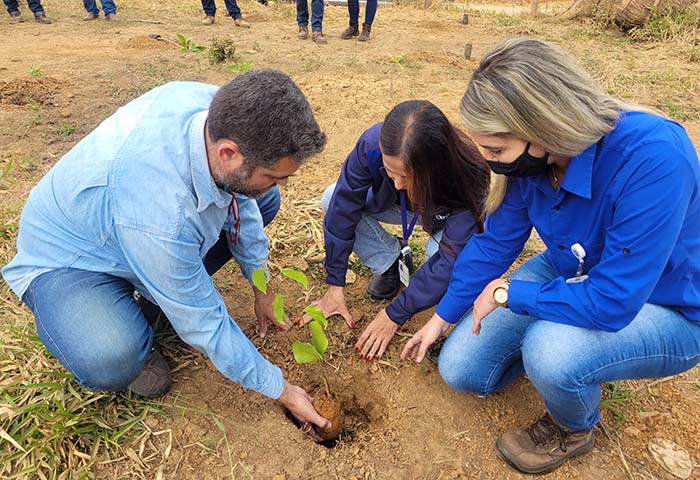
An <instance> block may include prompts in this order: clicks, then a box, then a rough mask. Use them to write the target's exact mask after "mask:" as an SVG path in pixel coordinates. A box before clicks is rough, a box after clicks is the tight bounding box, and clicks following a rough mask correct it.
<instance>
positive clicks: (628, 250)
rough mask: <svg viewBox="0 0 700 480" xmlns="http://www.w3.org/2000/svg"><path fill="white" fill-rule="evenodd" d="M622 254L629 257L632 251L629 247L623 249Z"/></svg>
mask: <svg viewBox="0 0 700 480" xmlns="http://www.w3.org/2000/svg"><path fill="white" fill-rule="evenodd" d="M622 253H624V254H625V255H629V253H630V249H629V248H627V247H625V248H623V249H622Z"/></svg>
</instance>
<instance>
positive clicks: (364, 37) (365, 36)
mask: <svg viewBox="0 0 700 480" xmlns="http://www.w3.org/2000/svg"><path fill="white" fill-rule="evenodd" d="M370 30H372V25H367V24H366V23H363V24H362V33H361V34H360V36H359V37H357V41H358V42H368V41H369V32H370Z"/></svg>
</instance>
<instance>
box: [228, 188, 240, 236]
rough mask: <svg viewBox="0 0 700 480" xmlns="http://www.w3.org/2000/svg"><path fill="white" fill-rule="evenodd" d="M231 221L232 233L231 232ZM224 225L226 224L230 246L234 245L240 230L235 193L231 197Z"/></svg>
mask: <svg viewBox="0 0 700 480" xmlns="http://www.w3.org/2000/svg"><path fill="white" fill-rule="evenodd" d="M231 220H233V231H231ZM226 223H227V224H228V240H229V242H231V245H236V244H237V243H238V234H239V232H240V230H241V217H240V215H239V211H238V199H237V198H236V194H235V193H233V194H232V196H231V203H230V204H229V206H228V216H227V218H226Z"/></svg>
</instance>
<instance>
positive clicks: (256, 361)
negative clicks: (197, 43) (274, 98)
mask: <svg viewBox="0 0 700 480" xmlns="http://www.w3.org/2000/svg"><path fill="white" fill-rule="evenodd" d="M216 91H217V87H215V86H212V85H206V84H202V83H193V82H173V83H168V84H166V85H163V86H161V87H158V88H155V89H153V90H151V91H150V92H148V93H146V94H145V95H143V96H141V97H139V98H137V99H136V100H133V101H132V102H130V103H129V104H127V105H126V106H124V107H122V108H120V109H119V110H117V112H116V113H115V114H114V115H112V116H111V117H109V118H108V119H106V120H105V121H104V122H102V123H101V124H100V125H99V126H98V127H97V128H96V129H95V130H94V131H93V132H91V133H90V134H89V135H88V136H87V137H85V138H84V139H83V140H82V141H80V143H78V144H77V145H76V146H75V147H74V148H73V149H72V150H71V151H70V152H68V153H67V154H66V155H64V156H63V158H61V159H60V160H59V162H58V163H57V164H56V165H55V166H54V167H53V168H52V169H51V170H50V171H49V173H48V174H47V175H46V176H45V177H44V178H43V179H42V180H41V181H40V182H39V184H38V185H37V186H36V187H35V188H34V189H33V190H32V192H31V193H30V195H29V199H28V201H27V204H26V206H25V207H24V210H23V212H22V217H21V220H20V229H19V238H18V240H17V255H16V256H15V257H14V259H13V260H12V261H11V262H10V263H9V264H8V265H7V266H6V267H5V268H4V269H3V270H2V275H3V277H4V278H5V280H6V281H7V283H8V284H9V285H10V287H11V288H12V289H13V290H14V292H15V293H16V294H17V295H18V296H19V297H20V298H22V296H23V295H24V293H25V291H26V290H27V288H28V286H29V284H30V283H31V282H32V280H33V279H34V278H36V277H37V276H39V275H41V274H42V273H44V272H47V271H51V270H54V269H57V268H75V269H82V270H88V271H95V272H104V273H108V274H111V275H114V276H117V277H121V278H124V279H126V280H128V281H129V282H131V283H133V285H134V287H135V288H136V289H137V290H138V291H139V292H141V293H142V294H143V295H144V296H146V297H147V298H149V299H150V300H152V301H154V302H156V303H157V304H158V305H159V306H160V307H161V308H162V310H163V312H164V313H165V315H166V316H167V317H168V318H169V319H170V321H171V323H172V325H173V327H174V328H175V330H176V331H177V333H178V335H179V336H180V337H181V338H182V339H183V340H184V341H185V342H187V343H188V344H190V345H192V346H193V347H195V348H196V349H198V350H200V351H201V352H204V353H205V354H207V355H208V356H209V358H210V359H211V360H212V362H213V363H214V365H216V367H217V368H218V369H219V370H220V371H221V372H222V373H223V374H224V375H226V376H227V377H228V378H230V379H231V380H233V381H234V382H236V383H239V384H241V385H242V386H244V387H246V388H250V389H252V390H255V391H257V392H260V393H262V394H264V395H266V396H268V397H270V398H278V397H279V396H280V395H281V394H282V390H283V387H284V382H283V378H282V373H281V372H280V370H279V368H277V367H276V366H274V365H272V364H271V363H270V362H268V361H267V360H266V359H265V358H263V357H262V355H260V353H259V352H258V351H257V349H256V348H255V346H254V345H253V344H252V343H251V342H250V340H249V339H248V338H247V337H246V336H245V335H244V334H243V332H242V331H241V329H240V328H239V327H238V325H237V324H236V322H234V321H233V319H232V318H231V317H230V316H229V314H228V313H227V311H226V306H225V305H224V301H223V299H222V297H221V294H220V293H219V292H218V291H217V290H216V288H215V287H214V283H213V281H212V279H211V277H210V276H209V275H208V274H207V272H206V270H205V268H204V263H203V261H202V260H203V258H204V256H205V255H206V253H207V252H208V251H209V249H210V248H211V247H212V246H213V245H214V244H215V243H216V242H217V241H218V239H219V234H220V232H221V230H222V227H223V228H225V222H226V219H227V216H228V206H229V203H230V201H231V195H229V194H228V193H226V192H224V191H222V190H220V189H219V188H217V187H216V185H215V183H214V180H213V179H212V176H211V174H210V171H209V164H208V161H207V155H206V148H205V143H204V124H205V120H206V117H207V112H208V108H209V104H210V103H211V100H212V98H213V96H214V94H215V93H216ZM237 198H238V203H239V208H240V234H239V239H238V243H237V244H236V245H235V246H231V251H232V253H233V256H234V258H235V259H236V261H237V262H238V264H239V265H240V267H241V270H242V272H243V274H244V275H245V277H246V278H247V279H248V280H249V281H250V277H251V274H252V272H253V271H254V270H255V269H257V268H258V267H259V266H260V265H261V264H265V262H266V261H267V254H268V241H267V237H266V236H265V232H264V231H263V222H262V217H261V215H260V211H259V210H258V207H257V204H256V202H255V200H253V199H249V198H247V197H245V196H243V195H237ZM86 334H89V333H88V332H86Z"/></svg>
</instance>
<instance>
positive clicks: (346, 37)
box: [340, 23, 360, 40]
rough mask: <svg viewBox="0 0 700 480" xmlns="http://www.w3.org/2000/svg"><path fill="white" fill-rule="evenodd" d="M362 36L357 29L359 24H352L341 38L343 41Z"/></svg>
mask: <svg viewBox="0 0 700 480" xmlns="http://www.w3.org/2000/svg"><path fill="white" fill-rule="evenodd" d="M359 34H360V30H359V29H358V28H357V24H354V25H353V24H352V23H351V24H350V26H349V27H348V28H346V29H345V30H343V33H341V34H340V38H342V39H343V40H350V39H351V38H352V37H356V36H358V35H359Z"/></svg>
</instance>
